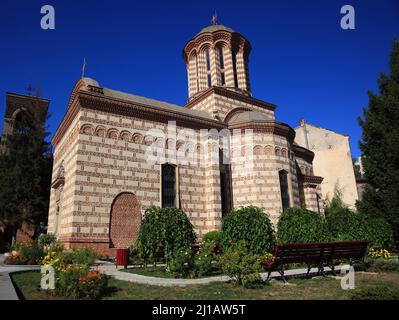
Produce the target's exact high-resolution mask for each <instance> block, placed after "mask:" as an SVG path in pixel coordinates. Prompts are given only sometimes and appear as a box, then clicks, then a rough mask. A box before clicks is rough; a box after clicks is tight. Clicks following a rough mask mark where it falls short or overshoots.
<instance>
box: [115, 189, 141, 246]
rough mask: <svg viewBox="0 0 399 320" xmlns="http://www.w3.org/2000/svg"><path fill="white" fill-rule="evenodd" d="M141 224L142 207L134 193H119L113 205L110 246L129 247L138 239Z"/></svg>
mask: <svg viewBox="0 0 399 320" xmlns="http://www.w3.org/2000/svg"><path fill="white" fill-rule="evenodd" d="M140 225H141V208H140V203H139V201H138V200H137V197H136V195H134V194H133V193H121V194H119V195H118V196H117V197H116V198H115V200H114V202H113V204H112V207H111V221H110V230H109V237H110V247H111V248H128V247H129V246H131V245H132V244H133V243H134V241H135V240H136V239H137V236H138V233H139V230H140Z"/></svg>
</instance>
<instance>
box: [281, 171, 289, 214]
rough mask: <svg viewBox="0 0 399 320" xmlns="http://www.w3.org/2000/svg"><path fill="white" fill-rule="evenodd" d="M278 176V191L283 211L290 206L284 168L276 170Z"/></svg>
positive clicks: (286, 176) (286, 175)
mask: <svg viewBox="0 0 399 320" xmlns="http://www.w3.org/2000/svg"><path fill="white" fill-rule="evenodd" d="M278 177H279V180H280V191H281V205H282V208H283V211H285V210H287V209H288V208H289V207H290V195H289V193H288V173H287V171H285V170H280V171H279V172H278Z"/></svg>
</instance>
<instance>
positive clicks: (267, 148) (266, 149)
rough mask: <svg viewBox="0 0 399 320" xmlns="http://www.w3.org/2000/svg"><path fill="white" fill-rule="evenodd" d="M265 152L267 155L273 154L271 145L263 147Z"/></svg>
mask: <svg viewBox="0 0 399 320" xmlns="http://www.w3.org/2000/svg"><path fill="white" fill-rule="evenodd" d="M265 154H266V155H267V156H271V155H273V146H266V147H265Z"/></svg>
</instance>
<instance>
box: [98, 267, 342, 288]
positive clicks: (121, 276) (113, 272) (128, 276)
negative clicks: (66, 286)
mask: <svg viewBox="0 0 399 320" xmlns="http://www.w3.org/2000/svg"><path fill="white" fill-rule="evenodd" d="M341 268H345V269H347V268H348V267H347V266H339V267H336V271H337V273H339V271H340V269H341ZM98 269H99V270H100V271H102V272H104V273H105V274H107V275H109V276H112V277H114V278H115V279H118V280H122V281H129V282H135V283H141V284H149V285H155V286H182V287H184V286H188V285H194V284H207V283H211V282H214V281H218V282H227V281H229V280H230V278H229V277H228V276H217V277H207V278H200V279H174V278H156V277H147V276H142V275H139V274H134V273H129V272H124V271H120V270H118V269H116V267H115V265H114V264H113V263H108V262H107V263H104V262H101V263H99V265H98ZM325 271H326V272H328V271H330V268H325ZM306 272H307V269H292V270H287V271H285V275H286V276H300V275H305V274H306ZM316 272H317V268H313V269H312V270H311V273H316ZM261 276H262V278H263V279H264V280H266V278H267V273H261ZM279 276H280V274H279V273H278V272H272V274H271V278H278V277H279Z"/></svg>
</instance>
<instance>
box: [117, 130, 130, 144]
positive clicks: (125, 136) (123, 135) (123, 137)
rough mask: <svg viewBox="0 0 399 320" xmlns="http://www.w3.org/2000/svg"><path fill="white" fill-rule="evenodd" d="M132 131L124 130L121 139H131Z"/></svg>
mask: <svg viewBox="0 0 399 320" xmlns="http://www.w3.org/2000/svg"><path fill="white" fill-rule="evenodd" d="M130 136H131V134H130V132H129V131H122V132H121V134H120V135H119V137H120V139H121V140H124V141H126V142H128V141H130Z"/></svg>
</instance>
